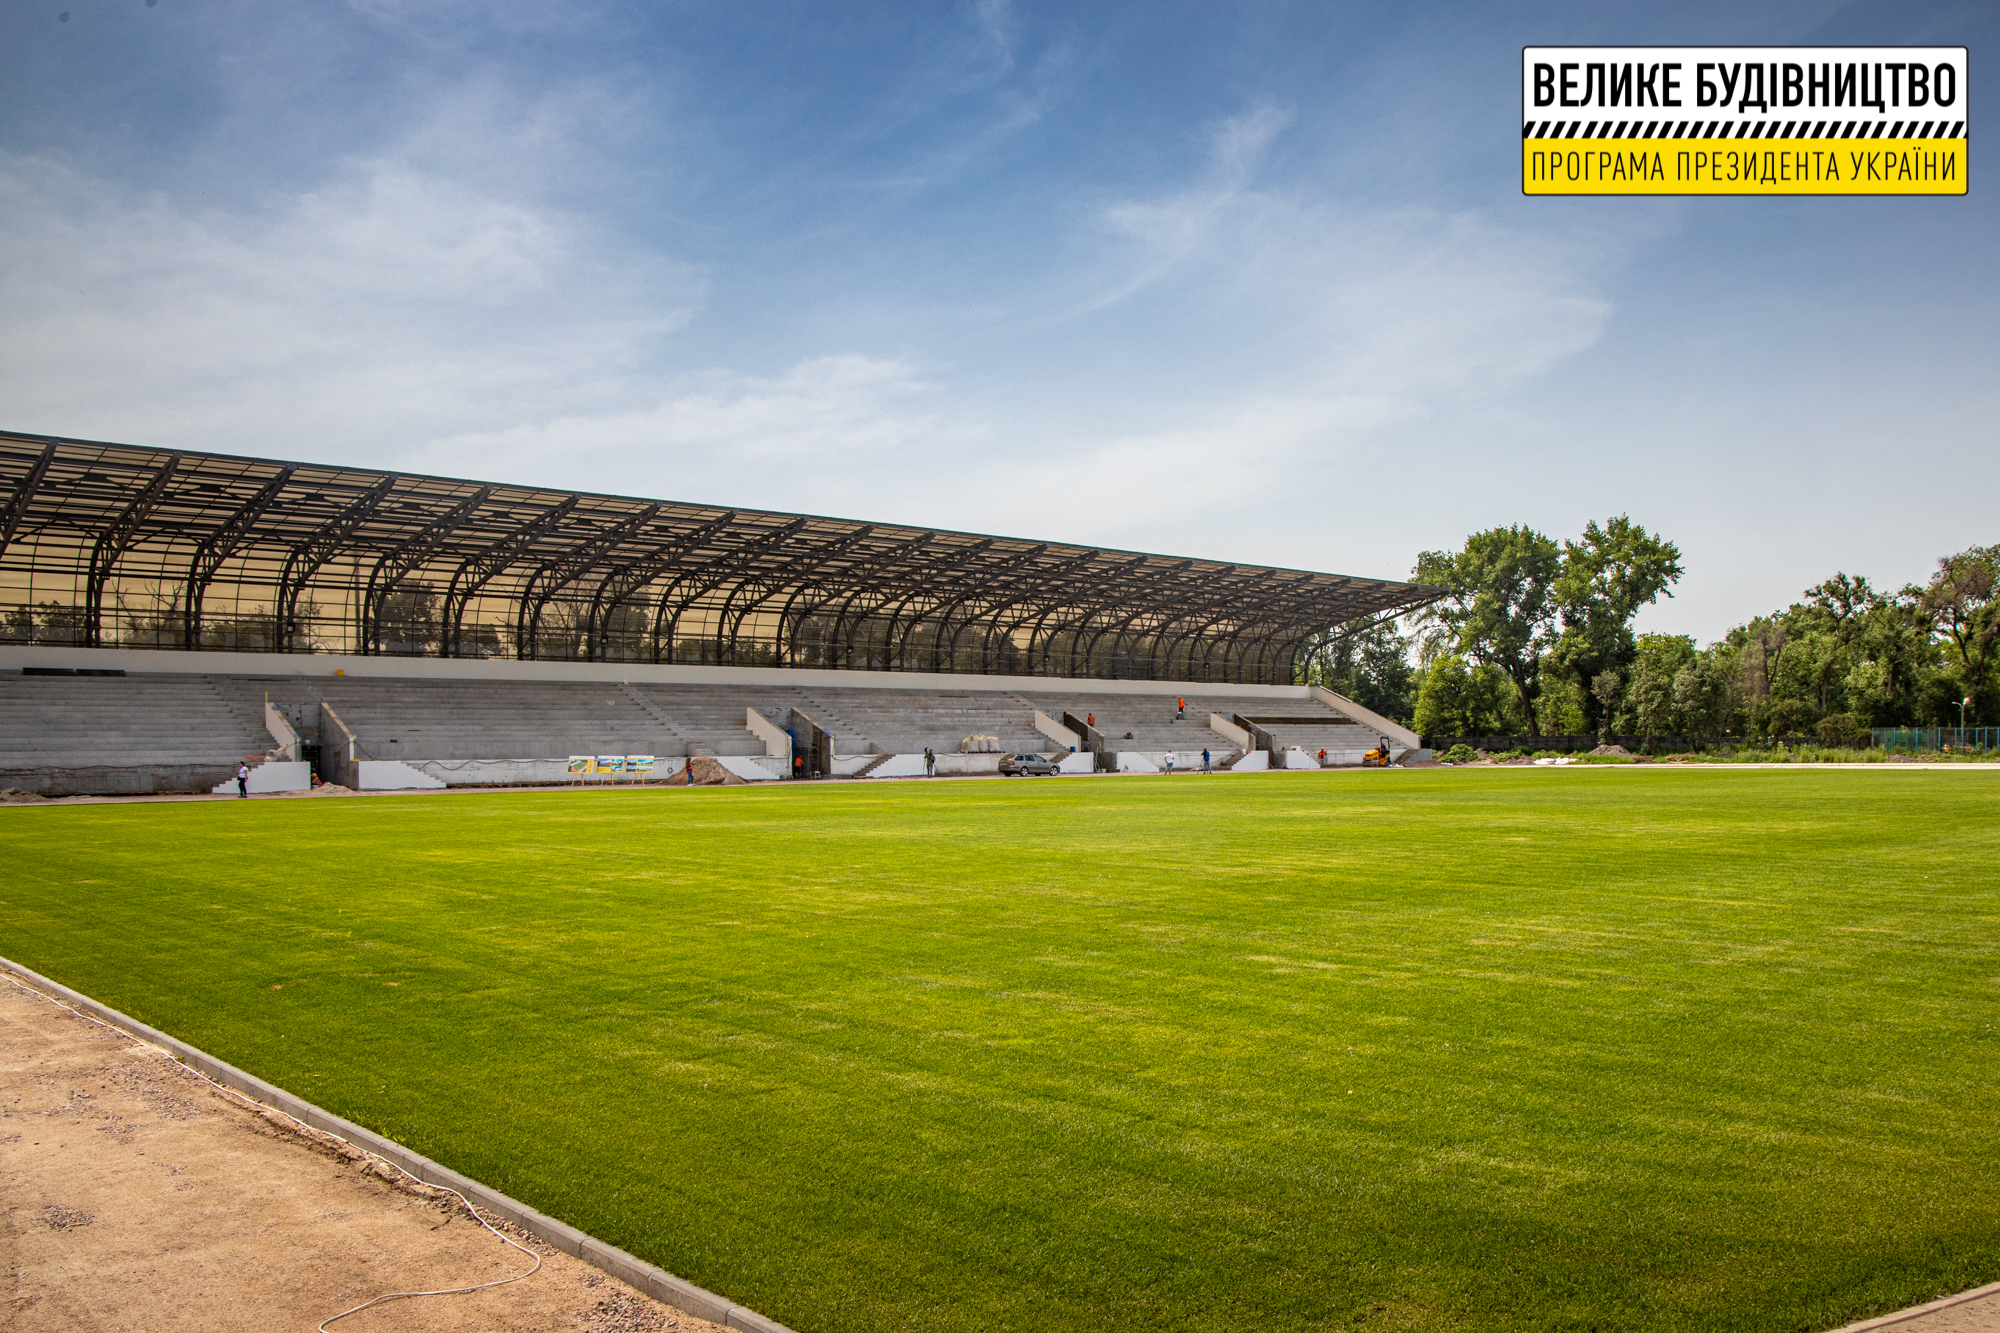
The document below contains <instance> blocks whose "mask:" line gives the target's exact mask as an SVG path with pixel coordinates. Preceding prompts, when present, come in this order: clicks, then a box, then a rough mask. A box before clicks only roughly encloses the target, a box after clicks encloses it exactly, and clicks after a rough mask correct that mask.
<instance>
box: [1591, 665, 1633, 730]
mask: <svg viewBox="0 0 2000 1333" xmlns="http://www.w3.org/2000/svg"><path fill="white" fill-rule="evenodd" d="M1590 693H1591V695H1592V696H1593V697H1594V698H1596V700H1597V702H1598V705H1599V707H1600V709H1601V711H1600V712H1599V713H1598V715H1597V716H1598V718H1599V722H1598V727H1597V740H1598V743H1599V744H1600V745H1609V744H1610V743H1611V719H1612V718H1613V717H1614V716H1616V715H1617V712H1618V703H1619V701H1620V700H1621V699H1623V698H1624V697H1625V678H1624V677H1623V676H1621V675H1619V674H1618V672H1617V671H1616V670H1609V671H1600V672H1598V673H1597V675H1595V676H1593V677H1592V678H1591V681H1590Z"/></svg>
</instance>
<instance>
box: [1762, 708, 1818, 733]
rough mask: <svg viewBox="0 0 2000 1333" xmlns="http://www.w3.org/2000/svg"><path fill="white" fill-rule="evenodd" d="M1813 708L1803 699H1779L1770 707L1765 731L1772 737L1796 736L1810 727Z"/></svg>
mask: <svg viewBox="0 0 2000 1333" xmlns="http://www.w3.org/2000/svg"><path fill="white" fill-rule="evenodd" d="M1812 721H1813V706H1812V705H1811V704H1809V703H1807V702H1806V701H1805V700H1803V699H1780V700H1778V701H1777V702H1776V703H1774V704H1772V705H1771V716H1770V719H1769V721H1768V723H1767V724H1766V729H1767V730H1768V731H1769V732H1770V734H1771V735H1773V736H1797V735H1801V734H1803V733H1804V731H1805V729H1806V728H1807V727H1809V726H1811V725H1812Z"/></svg>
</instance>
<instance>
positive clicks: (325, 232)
mask: <svg viewBox="0 0 2000 1333" xmlns="http://www.w3.org/2000/svg"><path fill="white" fill-rule="evenodd" d="M0 216H5V217H6V218H7V219H8V223H7V226H6V228H5V229H4V232H0V308H4V309H6V310H7V311H8V313H9V318H8V319H7V320H5V321H4V322H0V402H4V403H5V404H6V405H7V417H8V424H10V425H12V426H14V427H16V428H28V429H43V430H49V431H53V432H58V433H64V434H96V435H104V436H110V437H114V438H120V437H122V438H130V439H137V440H144V441H148V442H157V443H167V442H174V443H182V444H187V445H191V446H195V447H210V448H224V449H243V450H249V451H257V452H275V453H287V454H296V453H300V452H306V451H313V452H318V453H321V454H339V455H342V456H346V457H350V458H351V457H355V456H356V455H365V456H373V457H376V458H380V457H382V456H384V455H386V454H388V453H392V452H393V451H395V450H397V449H399V448H403V447H408V446H410V445H412V444H415V443H417V442H419V441H424V440H429V439H434V438H436V437H437V436H438V435H439V434H441V433H445V432H450V431H458V430H463V429H465V428H466V427H467V425H468V424H470V423H473V422H481V421H484V422H490V423H494V424H496V425H497V424H498V423H500V422H502V421H508V420H519V419H521V418H522V417H523V416H525V415H532V414H536V413H546V412H548V411H550V410H551V408H560V406H561V405H563V404H572V405H574V404H580V403H582V402H584V401H588V400H589V399H591V398H592V397H594V396H600V395H604V394H606V393H611V394H614V395H615V394H616V393H617V392H619V391H620V388H621V386H622V384H623V383H624V382H625V381H627V380H629V379H630V377H632V376H633V375H634V374H636V373H639V370H640V365H641V356H642V354H643V352H644V351H645V350H646V349H649V348H651V347H653V346H655V345H656V344H657V342H658V340H659V339H660V338H661V337H662V336H663V335H664V334H666V333H668V332H670V331H672V330H673V329H675V328H678V327H680V326H681V325H683V324H684V323H685V322H686V321H687V319H688V317H689V314H690V312H691V310H692V309H693V308H694V306H695V304H696V302H697V300H698V298H699V293H700V287H701V278H700V274H699V272H698V271H697V270H695V269H693V268H691V267H689V266H686V265H682V264H678V263H675V262H673V261H672V260H670V259H664V258H662V257H660V256H658V255H651V254H646V253H640V252H634V251H632V250H631V249H630V248H629V247H620V246H618V245H617V243H616V241H615V239H613V238H610V237H607V236H606V235H604V234H603V233H602V232H601V231H600V230H599V229H597V228H596V227H594V226H592V225H591V224H590V223H588V222H586V221H585V220H583V219H580V218H578V217H575V216H571V215H568V214H565V213H563V212H561V211H559V210H554V209H550V208H547V207H543V206H538V205H536V204H534V203H532V202H524V201H522V200H519V199H515V198H509V197H507V196H505V195H502V194H496V193H494V192H491V191H489V190H486V189H483V188H481V187H479V186H478V185H476V184H470V183H467V182H465V181H462V180H457V179H454V178H452V177H451V176H449V175H445V174H441V173H439V172H437V171H435V170H428V169H425V168H423V167H421V166H418V165H415V164H414V163H413V162H411V161H410V160H408V159H407V158H404V157H399V156H395V155H390V156H385V157H380V158H376V159H373V160H367V161H356V162H348V163H343V164H341V166H340V167H339V168H338V169H337V170H336V171H334V172H332V173H330V175H329V177H328V178H327V179H325V180H324V181H323V182H321V183H320V184H319V185H318V186H317V187H315V188H313V189H310V190H307V191H303V192H298V193H293V194H290V195H288V196H283V197H275V198H268V199H266V200H264V201H262V203H261V205H260V206H258V207H255V208H248V209H239V210H235V211H224V210H219V209H199V208H190V207H187V206H185V205H182V204H177V203H175V202H173V201H171V200H169V199H167V198H165V197H163V196H161V195H157V194H151V195H134V194H133V193H131V192H130V191H127V190H124V189H121V188H120V187H118V186H116V185H114V184H112V183H109V182H106V181H103V180H99V179H95V178H92V177H90V176H88V175H86V174H84V173H82V172H80V171H78V170H76V169H74V168H72V167H69V166H66V165H63V164H61V163H58V162H54V161H51V160H48V159H44V158H37V157H32V156H23V155H19V154H6V155H0Z"/></svg>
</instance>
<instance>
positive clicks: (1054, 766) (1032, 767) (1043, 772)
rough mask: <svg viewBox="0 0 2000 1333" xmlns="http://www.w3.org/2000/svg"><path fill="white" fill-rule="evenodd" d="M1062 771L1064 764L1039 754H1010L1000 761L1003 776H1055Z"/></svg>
mask: <svg viewBox="0 0 2000 1333" xmlns="http://www.w3.org/2000/svg"><path fill="white" fill-rule="evenodd" d="M1060 772H1062V765H1060V764H1058V763H1057V762H1056V761H1055V760H1053V759H1044V758H1042V757H1041V756H1040V755H1038V754H1010V755H1008V756H1007V757H1006V758H1005V759H1002V760H1001V761H1000V776H1001V777H1003V778H1014V777H1023V778H1032V777H1037V776H1039V777H1050V778H1052V777H1054V776H1055V775H1056V774H1058V773H1060Z"/></svg>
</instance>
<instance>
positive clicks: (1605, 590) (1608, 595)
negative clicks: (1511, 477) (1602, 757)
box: [1551, 514, 1681, 734]
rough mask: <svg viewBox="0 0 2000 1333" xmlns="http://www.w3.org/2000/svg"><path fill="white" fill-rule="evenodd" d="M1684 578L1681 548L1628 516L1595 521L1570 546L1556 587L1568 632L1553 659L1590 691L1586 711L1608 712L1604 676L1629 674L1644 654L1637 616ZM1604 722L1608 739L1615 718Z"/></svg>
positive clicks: (1603, 718)
mask: <svg viewBox="0 0 2000 1333" xmlns="http://www.w3.org/2000/svg"><path fill="white" fill-rule="evenodd" d="M1680 577H1681V552H1680V548H1679V547H1678V546H1675V545H1674V544H1673V543H1672V542H1670V541H1666V540H1665V539H1663V538H1659V537H1655V536H1653V535H1652V534H1651V533H1649V532H1647V531H1646V530H1645V529H1644V528H1642V527H1640V526H1639V525H1638V524H1637V523H1634V522H1633V521H1632V520H1631V519H1629V518H1627V517H1626V516H1624V515H1623V514H1621V515H1619V516H1618V517H1617V518H1614V519H1611V520H1609V521H1608V522H1606V523H1605V524H1604V526H1603V527H1599V526H1598V525H1597V524H1596V522H1594V521H1593V522H1591V523H1590V524H1589V525H1588V526H1586V527H1585V528H1584V530H1583V537H1582V539H1581V540H1580V541H1574V542H1564V543H1563V554H1562V573H1561V575H1560V576H1559V577H1558V578H1557V579H1556V582H1555V586H1554V589H1553V591H1554V593H1555V598H1556V602H1557V607H1558V610H1559V613H1560V615H1561V619H1562V634H1561V636H1560V638H1559V639H1558V640H1557V642H1556V646H1555V649H1554V651H1553V652H1552V653H1551V658H1552V660H1553V662H1554V664H1555V665H1556V667H1557V669H1558V670H1561V671H1563V672H1564V673H1566V674H1567V675H1569V676H1570V677H1571V678H1572V679H1573V680H1575V681H1576V682H1577V683H1578V684H1579V685H1583V686H1585V687H1586V702H1585V707H1586V708H1588V707H1589V706H1590V703H1591V702H1592V701H1595V702H1596V703H1597V704H1598V705H1599V707H1600V708H1602V707H1604V706H1605V705H1604V702H1603V699H1602V697H1601V696H1600V695H1599V694H1598V692H1597V689H1596V684H1595V682H1596V681H1597V679H1598V677H1599V676H1601V675H1603V674H1604V673H1605V672H1607V671H1620V672H1622V669H1623V668H1624V667H1626V666H1627V665H1629V664H1630V663H1631V661H1632V659H1633V657H1634V656H1636V655H1637V646H1636V644H1635V643H1634V642H1633V638H1632V618H1633V617H1634V616H1636V615H1638V614H1639V611H1640V610H1641V608H1643V607H1647V606H1651V605H1652V604H1653V603H1654V602H1656V601H1658V600H1659V599H1660V597H1661V596H1662V595H1665V596H1668V597H1671V596H1672V595H1673V594H1672V593H1671V592H1669V591H1668V590H1669V589H1670V588H1671V587H1672V586H1673V585H1674V584H1675V583H1676V582H1678V581H1679V579H1680ZM1610 707H1613V708H1615V707H1616V704H1615V703H1614V704H1612V705H1610ZM1597 724H1598V725H1597V728H1596V729H1597V731H1598V732H1599V733H1600V734H1603V733H1605V732H1607V731H1608V730H1609V728H1610V726H1611V718H1610V717H1609V716H1608V715H1604V714H1602V713H1600V715H1599V717H1598V718H1597Z"/></svg>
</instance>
